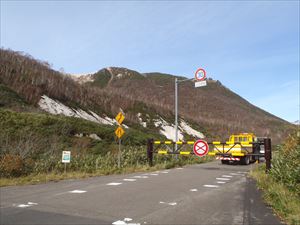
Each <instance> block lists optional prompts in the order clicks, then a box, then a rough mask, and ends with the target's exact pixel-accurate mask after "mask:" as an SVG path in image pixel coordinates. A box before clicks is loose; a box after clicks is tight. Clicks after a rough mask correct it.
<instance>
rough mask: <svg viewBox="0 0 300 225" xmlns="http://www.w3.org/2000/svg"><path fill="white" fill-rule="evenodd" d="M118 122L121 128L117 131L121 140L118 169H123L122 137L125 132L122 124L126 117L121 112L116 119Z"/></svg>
mask: <svg viewBox="0 0 300 225" xmlns="http://www.w3.org/2000/svg"><path fill="white" fill-rule="evenodd" d="M115 119H116V121H117V122H118V124H119V127H118V128H117V129H116V130H115V134H116V136H117V137H118V139H119V152H118V168H120V167H121V137H122V136H123V135H124V133H125V131H124V129H123V128H122V122H123V121H124V119H125V116H124V115H123V113H122V112H119V113H118V115H117V116H116V117H115Z"/></svg>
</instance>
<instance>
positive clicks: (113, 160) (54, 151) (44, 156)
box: [0, 109, 210, 186]
mask: <svg viewBox="0 0 300 225" xmlns="http://www.w3.org/2000/svg"><path fill="white" fill-rule="evenodd" d="M0 127H1V129H0V178H1V179H0V186H6V185H17V184H29V183H31V184H32V183H41V182H47V181H51V180H61V179H68V178H83V177H89V176H99V175H108V174H119V173H129V172H135V171H152V170H157V169H168V168H172V167H175V166H183V165H186V164H192V163H202V162H204V161H207V160H210V158H204V159H198V158H196V157H185V156H180V157H179V159H178V160H175V159H174V158H173V157H171V156H155V159H154V162H155V164H156V165H155V166H154V167H153V168H149V167H148V162H147V155H146V143H147V139H148V138H155V139H161V138H162V137H161V136H160V135H157V134H151V133H148V134H147V133H146V132H141V131H138V130H135V129H126V134H125V135H124V136H123V138H122V160H121V162H122V163H121V168H120V169H119V168H117V161H118V145H117V140H116V137H115V135H114V129H115V128H116V127H112V126H105V125H100V124H96V123H93V122H89V121H86V120H82V119H79V118H71V117H64V116H54V115H49V114H41V113H17V112H13V111H9V110H2V109H0ZM62 151H71V163H69V164H68V165H67V173H64V164H63V163H62V162H61V157H62Z"/></svg>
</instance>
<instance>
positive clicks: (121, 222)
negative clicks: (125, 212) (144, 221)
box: [112, 218, 141, 225]
mask: <svg viewBox="0 0 300 225" xmlns="http://www.w3.org/2000/svg"><path fill="white" fill-rule="evenodd" d="M130 221H132V219H131V218H124V220H118V221H115V222H113V223H112V224H113V225H141V224H140V223H127V222H130Z"/></svg>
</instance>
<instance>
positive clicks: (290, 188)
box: [251, 133, 300, 225]
mask: <svg viewBox="0 0 300 225" xmlns="http://www.w3.org/2000/svg"><path fill="white" fill-rule="evenodd" d="M251 176H252V177H254V178H255V179H256V180H257V185H258V187H259V188H260V189H262V190H263V196H264V199H265V201H266V202H267V203H268V204H269V205H270V206H271V207H272V208H273V209H274V211H275V212H276V214H277V215H278V216H279V217H280V218H281V219H282V220H284V221H285V222H286V223H287V224H290V225H296V224H297V225H299V224H300V200H299V199H300V137H299V136H297V134H296V133H294V134H292V135H290V136H289V137H288V138H287V140H286V141H285V143H284V144H283V145H281V146H278V147H277V149H276V151H274V153H273V159H272V169H271V170H270V172H269V173H268V174H265V166H264V165H263V166H259V167H257V168H256V169H254V170H253V171H252V172H251Z"/></svg>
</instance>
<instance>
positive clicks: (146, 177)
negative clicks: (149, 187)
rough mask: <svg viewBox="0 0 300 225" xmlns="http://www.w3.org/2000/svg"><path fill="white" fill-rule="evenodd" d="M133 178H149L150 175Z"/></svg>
mask: <svg viewBox="0 0 300 225" xmlns="http://www.w3.org/2000/svg"><path fill="white" fill-rule="evenodd" d="M133 178H144V179H145V178H148V176H134V177H133Z"/></svg>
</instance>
